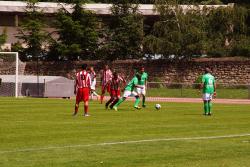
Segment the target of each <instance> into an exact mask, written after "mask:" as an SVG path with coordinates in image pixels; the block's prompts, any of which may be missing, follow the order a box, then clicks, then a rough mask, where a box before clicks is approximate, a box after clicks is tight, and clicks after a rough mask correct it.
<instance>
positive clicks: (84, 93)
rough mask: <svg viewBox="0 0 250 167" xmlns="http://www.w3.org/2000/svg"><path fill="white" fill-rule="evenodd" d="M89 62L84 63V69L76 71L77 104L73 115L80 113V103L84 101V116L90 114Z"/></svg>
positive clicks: (75, 90) (75, 91)
mask: <svg viewBox="0 0 250 167" xmlns="http://www.w3.org/2000/svg"><path fill="white" fill-rule="evenodd" d="M86 69H87V64H83V65H82V70H81V71H79V72H77V73H76V79H75V86H74V93H75V94H76V104H75V112H74V114H73V116H75V115H76V114H77V113H78V108H79V103H80V102H81V101H83V102H84V116H85V117H87V116H90V115H89V114H88V105H89V102H88V101H89V91H90V85H91V79H90V75H89V73H88V72H87V70H86Z"/></svg>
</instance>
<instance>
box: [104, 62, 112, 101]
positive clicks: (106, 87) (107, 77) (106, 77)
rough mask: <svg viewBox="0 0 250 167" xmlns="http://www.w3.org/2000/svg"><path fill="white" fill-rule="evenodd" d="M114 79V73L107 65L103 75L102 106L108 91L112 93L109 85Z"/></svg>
mask: <svg viewBox="0 0 250 167" xmlns="http://www.w3.org/2000/svg"><path fill="white" fill-rule="evenodd" d="M112 77H113V76H112V71H111V70H110V69H109V66H108V65H105V66H104V69H103V71H102V74H101V86H102V94H101V104H102V102H103V98H104V95H105V92H106V90H107V92H108V93H110V85H109V84H107V83H108V82H109V81H110V80H111V79H112Z"/></svg>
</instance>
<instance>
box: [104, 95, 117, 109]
mask: <svg viewBox="0 0 250 167" xmlns="http://www.w3.org/2000/svg"><path fill="white" fill-rule="evenodd" d="M114 99H115V98H114V97H113V96H111V97H110V99H109V101H107V103H106V104H105V108H106V109H108V106H109V104H110V103H112V102H113V101H114Z"/></svg>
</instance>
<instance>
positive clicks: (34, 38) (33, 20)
mask: <svg viewBox="0 0 250 167" xmlns="http://www.w3.org/2000/svg"><path fill="white" fill-rule="evenodd" d="M36 3H37V1H36V0H29V1H28V2H27V7H26V10H27V12H26V14H27V16H26V18H25V19H24V20H23V22H22V23H21V27H20V28H19V32H18V35H17V38H18V39H20V40H21V41H22V42H23V43H24V44H25V45H26V46H25V47H24V48H22V47H21V46H20V45H19V44H20V43H19V44H16V46H18V47H17V48H19V49H20V48H22V52H20V58H21V59H22V60H25V61H27V60H37V59H38V58H42V56H43V54H44V52H45V45H46V42H47V39H48V33H47V32H46V31H45V30H44V29H43V28H45V23H44V22H43V19H42V18H43V17H42V16H43V14H42V12H39V11H38V9H37V7H36Z"/></svg>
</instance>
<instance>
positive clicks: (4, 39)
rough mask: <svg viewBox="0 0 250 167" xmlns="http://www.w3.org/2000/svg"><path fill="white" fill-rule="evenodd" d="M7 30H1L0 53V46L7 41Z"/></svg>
mask: <svg viewBox="0 0 250 167" xmlns="http://www.w3.org/2000/svg"><path fill="white" fill-rule="evenodd" d="M6 31H7V29H6V28H5V29H3V32H2V34H0V51H1V50H2V48H1V46H2V45H3V44H4V43H5V42H6V39H7V32H6Z"/></svg>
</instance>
